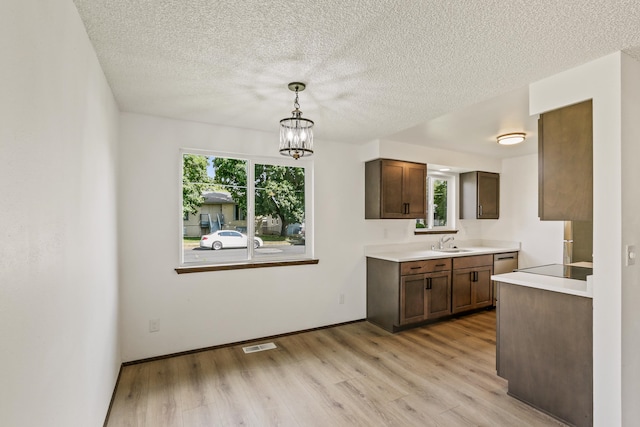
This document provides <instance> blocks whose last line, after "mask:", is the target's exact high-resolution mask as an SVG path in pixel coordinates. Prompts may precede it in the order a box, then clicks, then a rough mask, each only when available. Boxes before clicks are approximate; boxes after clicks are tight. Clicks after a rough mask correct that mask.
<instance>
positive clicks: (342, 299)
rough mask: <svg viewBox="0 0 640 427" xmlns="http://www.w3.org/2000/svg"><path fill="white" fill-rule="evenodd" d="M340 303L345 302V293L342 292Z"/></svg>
mask: <svg viewBox="0 0 640 427" xmlns="http://www.w3.org/2000/svg"><path fill="white" fill-rule="evenodd" d="M340 304H344V294H340Z"/></svg>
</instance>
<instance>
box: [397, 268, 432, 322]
mask: <svg viewBox="0 0 640 427" xmlns="http://www.w3.org/2000/svg"><path fill="white" fill-rule="evenodd" d="M426 287H427V286H426V279H425V275H424V274H414V275H411V276H401V278H400V324H401V325H406V324H409V323H414V322H419V321H421V320H424V318H425V307H426V305H425V302H426V300H425V296H426Z"/></svg>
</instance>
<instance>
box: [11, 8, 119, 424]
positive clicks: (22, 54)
mask: <svg viewBox="0 0 640 427" xmlns="http://www.w3.org/2000/svg"><path fill="white" fill-rule="evenodd" d="M0 52H2V54H3V61H2V66H1V67H0V94H1V95H0V117H1V119H0V121H1V123H2V125H0V195H2V201H1V202H0V224H2V226H1V227H0V295H1V297H0V338H1V339H2V343H1V344H0V383H1V386H0V424H2V425H3V426H97V425H101V424H102V423H103V422H104V419H105V415H106V412H107V408H108V405H109V400H110V398H111V394H112V391H113V387H114V385H115V379H116V376H117V374H118V369H119V366H120V354H119V345H118V288H117V256H116V195H115V191H116V183H115V181H116V167H115V164H116V152H115V150H116V138H117V125H118V112H117V108H116V105H115V102H114V99H113V97H112V95H111V91H110V89H109V87H108V86H107V83H106V80H105V78H104V76H103V73H102V71H101V69H100V67H99V65H98V62H97V59H96V57H95V54H94V52H93V49H92V47H91V45H90V43H89V40H88V38H87V35H86V33H85V30H84V26H83V25H82V23H81V21H80V18H79V16H78V13H77V11H76V9H75V7H74V5H73V3H72V2H70V1H65V2H59V1H56V2H44V1H33V0H3V1H2V2H0Z"/></svg>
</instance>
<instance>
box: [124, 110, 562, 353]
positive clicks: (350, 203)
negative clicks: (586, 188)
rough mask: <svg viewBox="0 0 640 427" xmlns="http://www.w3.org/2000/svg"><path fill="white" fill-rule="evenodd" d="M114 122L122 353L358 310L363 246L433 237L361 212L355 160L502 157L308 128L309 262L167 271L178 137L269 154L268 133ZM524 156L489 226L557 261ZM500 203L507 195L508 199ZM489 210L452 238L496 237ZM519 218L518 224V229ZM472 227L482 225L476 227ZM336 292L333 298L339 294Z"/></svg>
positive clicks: (532, 257) (284, 328)
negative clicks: (311, 137)
mask: <svg viewBox="0 0 640 427" xmlns="http://www.w3.org/2000/svg"><path fill="white" fill-rule="evenodd" d="M120 123H121V132H120V149H119V165H120V173H119V176H120V185H119V188H118V190H119V191H118V194H119V198H120V207H121V208H120V213H119V223H120V239H119V242H120V245H119V253H120V265H121V280H122V281H121V292H122V325H123V327H122V346H123V358H124V360H125V361H131V360H139V359H142V358H147V357H153V356H158V355H164V354H171V353H175V352H179V351H185V350H192V349H197V348H203V347H208V346H213V345H219V344H226V343H231V342H237V341H242V340H248V339H254V338H260V337H265V336H269V335H275V334H280V333H286V332H292V331H298V330H303V329H307V328H314V327H319V326H324V325H331V324H335V323H339V322H344V321H351V320H357V319H362V318H365V317H366V282H365V280H366V270H365V257H364V247H365V246H367V245H373V244H395V243H406V242H412V243H423V244H424V245H425V248H426V247H429V246H430V242H431V241H432V240H437V237H429V236H415V235H414V233H413V230H414V228H415V221H414V220H364V191H363V189H364V162H365V161H366V160H369V159H371V158H374V157H392V158H397V159H401V160H403V159H404V160H408V159H410V160H414V161H423V162H427V163H429V162H434V161H435V162H438V163H439V164H448V165H452V166H457V167H468V168H470V169H478V170H490V171H497V172H500V169H501V167H502V164H501V161H500V160H496V159H491V158H482V157H480V156H475V155H474V156H471V155H465V154H461V153H456V152H447V151H445V150H433V149H428V148H424V147H417V146H413V145H409V144H402V143H395V142H392V141H383V142H379V141H374V142H372V143H369V144H366V145H363V146H355V145H349V144H337V143H332V142H329V141H322V140H318V141H317V142H316V153H315V155H314V156H313V157H312V158H311V159H312V161H313V162H314V173H315V177H314V179H315V187H314V189H315V190H314V195H315V256H316V258H318V259H319V260H320V262H319V264H318V265H307V266H295V267H277V268H264V269H251V270H232V271H217V272H206V273H193V274H183V275H178V274H177V273H176V272H175V271H174V268H175V267H177V266H178V262H179V245H180V228H179V227H180V222H179V220H180V218H181V216H180V215H181V214H180V212H181V204H180V194H181V193H180V183H181V176H180V152H179V150H180V148H193V149H208V150H216V151H222V152H229V153H233V152H235V153H251V154H256V155H262V156H276V157H279V155H278V154H277V140H276V139H277V138H276V137H277V135H276V134H274V133H264V132H257V131H249V130H242V129H237V128H229V127H222V126H214V125H207V124H202V123H195V122H184V121H176V120H169V119H163V118H158V117H151V116H145V115H138V114H129V113H123V114H122V115H121V118H120ZM536 168H537V164H536V161H535V159H534V158H533V157H528V158H524V159H522V160H513V161H512V162H511V163H508V164H507V167H506V168H505V171H503V173H507V176H504V178H503V179H502V182H503V188H504V189H503V190H502V191H503V192H504V194H503V199H502V200H503V206H504V209H506V211H505V213H504V214H501V220H500V221H503V222H504V228H505V229H508V230H509V231H504V232H501V233H500V238H502V239H505V240H514V239H513V238H514V237H518V238H519V237H522V240H524V241H525V244H524V250H525V252H524V254H525V259H526V260H529V262H535V261H538V260H540V261H541V262H543V261H544V262H547V259H549V258H548V257H549V256H551V255H550V254H553V251H549V250H548V248H549V245H550V244H556V245H557V247H558V248H559V250H560V252H559V253H558V254H557V258H558V259H557V260H549V261H548V262H554V261H555V262H558V261H559V260H561V256H562V252H561V239H562V229H561V228H559V229H558V230H557V236H556V235H554V231H556V230H554V227H553V226H550V225H549V224H540V223H539V221H537V217H536V212H537V209H536V207H537V204H536V203H537V202H536V200H537V173H536ZM523 169H525V172H526V173H523ZM510 175H513V176H510ZM512 203H513V204H515V205H517V206H516V207H513V208H510V207H509V205H511V204H512ZM510 210H513V212H511V211H510ZM503 218H504V219H503ZM489 222H491V223H496V224H495V226H494V227H489V226H487V225H485V226H483V225H482V224H483V223H487V221H480V220H469V221H464V222H463V223H461V224H460V228H461V231H460V233H458V235H456V239H460V240H464V239H467V238H483V237H486V238H490V239H491V238H493V239H496V236H495V235H494V232H495V233H498V230H499V229H500V227H499V226H498V221H489ZM522 224H526V225H527V226H528V227H530V228H528V229H527V230H525V231H521V230H519V228H518V227H519V225H522ZM483 227H488V230H489V231H488V232H487V233H485V235H484V236H483V234H482V231H483ZM541 230H542V231H541ZM518 233H520V234H518ZM547 238H548V241H547V240H544V239H547ZM545 257H546V258H545ZM340 294H344V295H345V304H339V300H340ZM150 319H160V331H159V332H156V333H149V331H148V329H149V326H148V325H149V320H150Z"/></svg>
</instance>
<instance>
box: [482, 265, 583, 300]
mask: <svg viewBox="0 0 640 427" xmlns="http://www.w3.org/2000/svg"><path fill="white" fill-rule="evenodd" d="M592 277H593V276H588V277H587V280H586V281H585V280H574V279H567V278H562V277H553V276H544V275H541V274H532V273H525V272H519V271H515V272H513V273H505V274H497V275H493V276H491V280H495V281H496V282H504V283H509V284H512V285H520V286H527V287H529V288H536V289H542V290H546V291H552V292H559V293H563V294H569V295H575V296H579V297H585V298H593V285H592Z"/></svg>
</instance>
